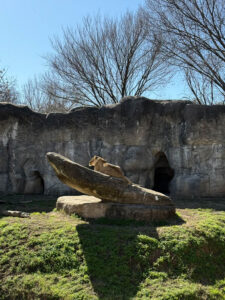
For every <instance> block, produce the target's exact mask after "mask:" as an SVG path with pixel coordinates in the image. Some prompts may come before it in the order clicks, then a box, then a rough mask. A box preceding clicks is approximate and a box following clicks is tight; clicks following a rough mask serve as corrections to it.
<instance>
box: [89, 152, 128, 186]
mask: <svg viewBox="0 0 225 300" xmlns="http://www.w3.org/2000/svg"><path fill="white" fill-rule="evenodd" d="M89 166H94V170H95V171H98V172H101V173H103V174H106V175H109V176H112V177H117V178H121V179H122V180H123V181H125V182H127V183H131V182H130V180H129V179H128V178H126V176H124V174H123V171H122V170H121V168H120V167H119V166H116V165H113V164H110V163H108V162H107V161H106V160H105V159H103V158H102V157H100V156H96V155H95V156H94V157H92V159H91V160H90V162H89Z"/></svg>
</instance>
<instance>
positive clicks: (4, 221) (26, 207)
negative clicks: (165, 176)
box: [0, 196, 225, 300]
mask: <svg viewBox="0 0 225 300" xmlns="http://www.w3.org/2000/svg"><path fill="white" fill-rule="evenodd" d="M4 199H5V201H6V203H2V204H1V205H0V209H1V208H4V209H5V208H7V209H11V210H14V209H19V210H23V211H29V212H31V218H26V219H22V218H13V217H0V299H10V300H11V299H107V300H108V299H112V300H114V299H115V300H117V299H124V300H128V299H168V300H175V299H176V300H178V299H182V300H183V299H184V300H185V299H196V300H197V299H225V212H224V211H222V209H223V205H224V202H221V203H219V204H218V202H214V209H210V208H204V209H200V208H196V204H193V205H191V202H187V204H188V205H189V207H191V208H184V207H183V208H180V209H177V214H178V216H177V217H176V218H175V219H173V220H169V221H168V222H167V223H165V224H141V223H134V222H125V221H124V222H121V221H120V222H118V221H109V220H99V221H96V222H87V221H84V220H81V219H79V218H78V217H76V216H71V217H70V216H66V215H65V214H63V213H59V212H55V211H52V210H53V208H54V207H55V199H54V198H48V199H43V198H40V197H38V196H37V197H32V198H30V197H29V196H27V197H25V198H24V197H22V196H12V197H3V198H1V199H0V200H3V201H4ZM30 201H32V202H30ZM28 202H29V203H28ZM206 202H207V201H205V202H204V203H205V206H204V205H202V207H210V205H211V204H210V205H209V202H210V201H209V202H208V204H207V203H206ZM204 203H203V204H204ZM182 205H183V206H184V202H182V201H181V202H177V206H179V207H182ZM211 206H212V205H211ZM197 207H198V206H197Z"/></svg>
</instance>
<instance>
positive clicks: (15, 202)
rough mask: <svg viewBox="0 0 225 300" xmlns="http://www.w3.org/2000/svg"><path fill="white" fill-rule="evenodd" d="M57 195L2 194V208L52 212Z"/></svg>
mask: <svg viewBox="0 0 225 300" xmlns="http://www.w3.org/2000/svg"><path fill="white" fill-rule="evenodd" d="M56 200H57V196H46V195H6V196H0V211H1V210H20V211H23V212H29V213H33V212H50V211H52V210H53V209H54V208H55V205H56Z"/></svg>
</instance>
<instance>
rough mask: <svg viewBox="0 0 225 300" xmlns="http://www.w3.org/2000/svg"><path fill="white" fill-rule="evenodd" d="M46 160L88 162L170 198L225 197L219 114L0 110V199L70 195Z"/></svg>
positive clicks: (114, 108)
mask: <svg viewBox="0 0 225 300" xmlns="http://www.w3.org/2000/svg"><path fill="white" fill-rule="evenodd" d="M47 152H57V153H60V154H62V155H64V156H66V157H68V158H70V159H71V160H73V161H75V162H77V163H79V164H82V165H84V166H88V162H89V160H90V159H91V157H92V156H94V155H99V156H102V157H104V158H105V159H106V160H107V161H108V162H110V163H113V164H116V165H119V166H121V168H122V169H123V171H124V173H125V175H126V176H127V177H128V178H129V179H130V180H131V181H133V182H135V183H138V184H140V185H142V186H144V187H147V188H152V189H155V190H157V191H160V192H163V193H166V194H167V193H169V194H170V195H171V196H172V197H179V198H180V197H185V198H186V197H187V198H198V197H225V178H224V177H225V107H224V106H219V105H218V106H211V107H209V106H199V105H195V104H191V102H189V101H154V100H149V99H146V98H142V97H141V98H135V97H127V98H124V99H123V100H122V101H121V102H120V103H119V104H116V105H111V106H106V107H102V108H94V107H88V108H78V109H74V110H72V111H71V112H70V113H68V114H59V113H57V114H48V115H45V114H39V113H35V112H33V111H31V110H30V109H28V108H27V107H22V106H15V105H11V104H7V103H2V104H0V192H2V193H27V192H29V193H45V194H58V195H62V194H74V193H75V191H74V190H72V189H70V188H69V187H67V186H66V185H63V184H62V183H61V182H60V181H59V180H58V179H57V177H56V176H55V174H54V173H53V170H52V169H51V167H50V166H49V164H48V162H47V160H46V156H45V155H46V153H47Z"/></svg>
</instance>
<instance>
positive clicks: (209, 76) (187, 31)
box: [146, 0, 225, 104]
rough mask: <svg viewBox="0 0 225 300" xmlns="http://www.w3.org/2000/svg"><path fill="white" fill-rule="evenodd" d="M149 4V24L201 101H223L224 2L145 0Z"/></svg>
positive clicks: (224, 55)
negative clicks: (158, 35)
mask: <svg viewBox="0 0 225 300" xmlns="http://www.w3.org/2000/svg"><path fill="white" fill-rule="evenodd" d="M146 7H147V16H148V24H149V26H151V27H152V26H155V29H156V31H160V33H161V34H162V36H163V38H164V39H165V40H166V42H165V43H164V45H163V46H164V50H165V51H167V52H168V53H170V54H171V56H172V58H173V61H172V62H173V64H175V65H177V66H179V67H180V68H181V69H182V70H184V72H185V74H186V78H187V82H188V85H189V87H190V88H191V91H192V92H193V94H194V96H195V97H197V98H198V101H199V102H200V103H204V104H206V103H207V104H212V103H215V102H216V98H217V99H218V101H224V99H225V98H224V93H225V1H224V0H146ZM196 80H197V81H196ZM200 90H201V92H200ZM199 92H200V94H202V95H201V97H199V96H197V95H196V94H198V95H200V94H199ZM203 94H204V96H203Z"/></svg>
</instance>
